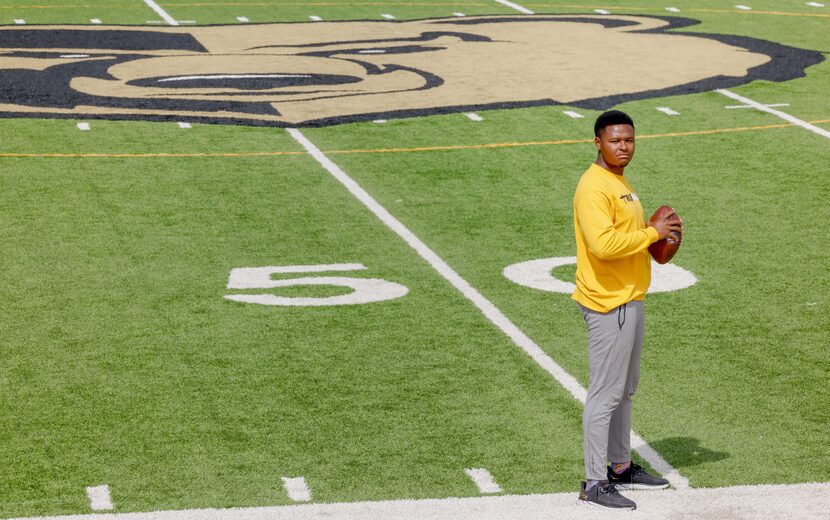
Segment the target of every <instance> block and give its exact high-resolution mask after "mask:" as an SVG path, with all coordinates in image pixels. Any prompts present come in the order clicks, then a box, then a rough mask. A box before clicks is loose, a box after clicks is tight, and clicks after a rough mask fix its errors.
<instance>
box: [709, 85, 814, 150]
mask: <svg viewBox="0 0 830 520" xmlns="http://www.w3.org/2000/svg"><path fill="white" fill-rule="evenodd" d="M715 92H717V93H718V94H722V95H724V96H726V97H729V98H732V99H734V100H736V101H740V102H741V103H743V104H745V105H749V106H751V107H752V108H757V109H758V110H760V111H761V112H766V113H768V114H772V115H774V116H778V117H780V118H781V119H783V120H784V121H789V122H790V123H792V124H794V125H797V126H800V127H801V128H804V129H805V130H809V131H811V132H813V133H814V134H818V135H820V136H822V137H826V138H827V139H830V131H827V130H825V129H823V128H819V127H817V126H816V125H811V124H810V123H808V122H807V121H804V120H801V119H799V118H797V117H794V116H791V115H790V114H787V113H785V112H781V111H780V110H775V109H774V108H770V107H769V106H767V105H763V104H761V103H758V102H757V101H753V100H751V99H749V98H748V97H744V96H741V95H739V94H735V93H734V92H731V91H729V90H726V89H723V88H721V89H717V90H715Z"/></svg>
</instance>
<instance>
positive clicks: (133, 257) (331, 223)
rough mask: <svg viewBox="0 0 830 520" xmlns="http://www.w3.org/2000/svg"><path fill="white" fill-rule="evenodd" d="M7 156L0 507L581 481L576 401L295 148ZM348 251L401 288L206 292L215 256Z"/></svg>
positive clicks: (214, 273) (331, 497)
mask: <svg viewBox="0 0 830 520" xmlns="http://www.w3.org/2000/svg"><path fill="white" fill-rule="evenodd" d="M3 162H5V163H6V164H5V166H4V183H5V184H6V185H7V186H14V189H9V190H6V191H4V200H3V203H2V205H0V207H2V208H3V220H4V222H6V225H5V227H4V229H3V241H4V243H5V244H6V245H7V248H8V250H9V253H8V255H7V261H6V266H7V277H6V279H5V281H4V287H3V292H4V294H6V295H8V296H7V299H6V301H5V302H4V303H3V311H2V312H3V315H4V317H5V318H4V320H3V323H2V325H1V326H0V336H2V338H3V344H4V356H3V359H2V365H3V368H2V373H3V374H4V378H3V389H2V392H0V393H2V396H3V397H2V405H0V406H2V413H0V417H2V421H3V425H2V430H3V432H4V435H3V440H2V444H0V457H2V459H3V460H4V461H6V463H5V464H4V467H3V470H2V471H3V476H2V478H0V480H2V481H3V482H5V489H4V493H3V498H2V509H1V510H2V514H3V515H4V516H22V515H32V514H57V513H68V512H82V511H84V510H85V505H84V500H83V499H82V498H83V488H84V487H85V486H87V485H97V484H99V483H107V484H108V485H109V486H110V487H111V488H112V489H113V499H114V501H115V502H116V503H117V504H118V506H117V507H118V509H119V510H154V509H168V508H175V509H180V508H188V507H211V506H212V507H222V506H241V505H261V504H274V503H281V502H287V499H286V498H285V496H284V493H283V492H282V491H281V490H280V489H279V487H280V480H279V478H280V477H281V476H295V475H302V476H305V477H306V479H307V480H308V481H309V482H310V484H311V485H312V487H313V489H314V496H315V499H317V500H321V501H342V500H358V499H362V500H374V499H381V498H401V497H433V496H445V495H461V496H464V495H474V494H477V491H476V490H475V487H474V486H473V485H472V483H471V482H470V480H469V479H468V478H467V477H466V475H464V473H463V469H464V468H465V467H479V466H483V467H490V468H499V469H501V468H504V471H503V473H502V475H501V476H500V481H501V484H502V486H503V487H504V488H505V489H506V490H509V491H510V492H541V491H545V490H549V489H552V488H555V489H559V490H565V489H571V488H573V487H574V485H575V484H574V482H576V481H577V480H578V478H579V474H580V468H581V462H580V456H579V443H580V441H579V439H578V436H576V435H574V432H576V431H578V428H579V413H580V412H579V407H578V404H577V403H576V402H575V401H573V400H572V398H570V396H568V395H567V394H566V393H565V392H564V390H562V389H559V388H557V387H556V385H555V384H554V383H553V382H552V381H551V380H550V379H548V378H546V377H544V376H543V375H542V373H541V370H540V369H538V368H537V367H535V366H534V365H532V363H530V362H529V360H527V359H525V356H524V354H522V353H520V352H518V351H517V350H515V349H514V348H512V347H511V346H510V345H509V343H508V341H507V339H506V338H505V337H503V336H502V334H501V333H500V332H498V331H497V330H495V329H494V328H493V327H492V326H490V325H489V324H487V323H486V321H485V319H484V318H483V317H482V316H480V315H479V314H478V312H477V311H476V310H475V309H473V308H472V307H470V306H469V305H468V304H467V303H466V301H465V300H463V299H462V298H461V296H460V295H458V294H456V293H455V292H454V291H453V290H451V289H450V288H449V286H448V285H447V284H446V283H445V282H444V281H443V279H440V278H439V277H438V276H437V275H436V274H435V273H433V272H432V271H431V270H430V269H428V268H427V267H426V266H425V265H424V264H423V262H422V261H420V259H418V258H416V257H415V256H414V255H412V254H411V253H410V252H409V251H408V250H407V249H406V248H405V246H403V245H402V244H400V243H399V242H398V241H397V240H396V239H394V238H393V237H392V236H391V233H390V232H389V231H388V230H386V228H385V227H383V226H382V225H381V224H379V223H377V222H375V221H374V220H373V219H372V218H370V216H369V215H368V214H367V213H366V212H365V211H364V210H363V209H362V208H361V207H359V206H358V205H357V204H355V203H354V202H353V201H352V200H351V199H350V198H349V196H348V195H347V194H346V193H344V192H343V191H342V190H339V189H337V186H335V185H334V181H333V180H331V179H329V178H328V177H327V174H324V172H321V171H320V170H319V169H318V168H317V167H316V166H315V163H313V162H312V161H311V159H310V158H305V157H303V158H288V159H279V160H273V161H264V160H224V161H222V160H210V161H205V160H203V159H196V160H194V159H188V160H182V161H181V162H180V163H179V164H171V163H170V162H169V161H166V160H161V159H149V160H148V159H140V160H136V159H120V160H117V159H113V160H112V162H110V163H109V168H107V169H102V168H100V164H101V163H99V162H95V161H94V160H88V159H84V160H76V159H60V160H56V159H41V160H29V161H27V162H26V163H25V167H20V164H19V161H18V160H16V159H4V160H3ZM90 164H92V165H98V166H99V167H98V168H95V167H90ZM355 261H357V262H363V263H365V264H366V266H367V267H368V268H369V270H368V271H367V273H366V274H367V275H371V276H374V277H382V278H385V279H389V280H392V281H396V282H398V283H404V284H405V285H407V286H408V287H409V288H410V294H409V295H407V296H406V297H405V298H401V299H398V300H393V301H389V302H383V303H376V304H371V305H362V306H360V305H358V306H348V307H332V308H280V307H276V308H275V307H262V306H256V305H246V304H238V303H232V302H228V301H226V300H224V299H223V298H222V296H223V295H224V294H227V293H229V292H237V291H228V290H227V289H225V287H224V286H225V283H226V282H227V278H228V273H229V271H230V269H231V268H234V267H243V266H261V265H308V264H320V263H335V262H355ZM361 274H362V273H361ZM359 275H360V274H359ZM359 275H358V276H359ZM337 292H338V291H337V290H335V291H332V293H335V294H336V293H337ZM451 302H455V303H454V304H453V303H451ZM551 461H557V463H556V464H554V465H552V464H551ZM79 497H80V498H79Z"/></svg>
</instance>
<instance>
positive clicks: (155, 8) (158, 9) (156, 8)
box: [144, 0, 179, 25]
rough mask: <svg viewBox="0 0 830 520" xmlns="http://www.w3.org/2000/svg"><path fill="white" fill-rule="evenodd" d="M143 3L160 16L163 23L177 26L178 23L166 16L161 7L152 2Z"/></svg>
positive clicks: (151, 0)
mask: <svg viewBox="0 0 830 520" xmlns="http://www.w3.org/2000/svg"><path fill="white" fill-rule="evenodd" d="M144 3H145V4H147V6H148V7H149V8H150V9H152V10H153V11H155V12H156V13H157V14H158V15H159V16H161V17H162V18H163V19H164V21H165V22H167V23H169V24H170V25H179V22H177V21H176V20H175V19H174V18H173V17H172V16H170V15H169V14H167V11H165V10H164V9H162V8H161V6H160V5H158V4H157V3H155V2H154V1H153V0H144Z"/></svg>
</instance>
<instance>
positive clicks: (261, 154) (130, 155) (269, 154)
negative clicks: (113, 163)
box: [0, 152, 306, 159]
mask: <svg viewBox="0 0 830 520" xmlns="http://www.w3.org/2000/svg"><path fill="white" fill-rule="evenodd" d="M279 155H306V153H305V152H233V153H230V152H229V153H0V157H47V158H48V157H60V158H66V157H84V158H89V157H92V158H94V157H107V158H113V157H115V158H118V157H126V158H130V159H144V158H148V157H274V156H279Z"/></svg>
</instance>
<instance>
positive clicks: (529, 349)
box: [286, 128, 689, 489]
mask: <svg viewBox="0 0 830 520" xmlns="http://www.w3.org/2000/svg"><path fill="white" fill-rule="evenodd" d="M286 130H287V131H288V133H289V134H290V135H291V137H293V138H294V139H295V140H296V141H297V142H298V143H300V145H302V147H303V148H305V149H306V151H308V153H310V154H311V156H312V157H314V159H316V160H317V162H319V163H320V164H321V165H322V166H323V168H325V169H326V170H327V171H328V172H329V173H331V174H332V175H333V176H334V178H335V179H337V180H338V181H340V183H342V184H343V186H345V187H346V189H347V190H349V192H351V194H352V195H354V196H355V198H357V199H358V200H359V201H360V202H362V203H363V204H364V205H365V206H366V207H367V208H368V209H369V210H370V211H371V212H372V213H374V214H375V215H376V216H377V217H378V218H379V219H380V220H381V221H382V222H383V223H384V224H386V225H387V226H388V227H389V228H390V229H392V230H393V231H394V232H395V233H397V234H398V236H400V237H401V238H402V239H403V240H404V241H405V242H406V243H407V244H409V246H410V247H412V249H414V250H415V251H416V252H417V253H418V254H419V255H421V257H422V258H423V259H424V260H426V261H427V262H428V263H429V264H430V265H431V266H432V267H433V268H434V269H435V270H436V271H438V273H439V274H440V275H441V276H443V277H444V278H446V279H447V281H449V282H450V283H451V284H452V285H453V286H454V287H455V288H456V289H458V290H459V291H461V294H463V295H464V296H465V297H466V298H467V299H468V300H470V301H471V302H472V303H473V305H475V306H476V307H478V308H479V310H481V312H482V313H484V315H485V316H486V317H487V319H489V320H490V321H491V322H492V323H493V324H494V325H496V326H497V327H498V328H500V329H501V330H502V331H503V332H504V333H505V334H506V335H507V336H508V337H509V338H510V339H512V340H513V342H514V343H515V344H516V345H517V346H519V347H520V348H521V349H522V350H524V351H525V352H526V353H527V354H528V355H529V356H530V357H531V358H533V360H534V361H536V363H537V364H538V365H539V366H540V367H542V368H543V369H544V370H545V371H547V372H548V373H549V374H550V375H552V376H553V378H554V379H556V380H557V381H558V382H559V384H561V385H562V386H563V387H565V389H566V390H567V391H568V392H570V393H571V395H573V396H574V397H575V398H576V399H577V400H578V401H579V402H581V403H583V404H584V403H585V396H586V395H587V391H586V390H585V389H584V388H582V385H580V384H579V382H578V381H577V380H576V378H575V377H574V376H572V375H571V374H569V373H568V372H566V371H565V369H563V368H562V367H561V366H559V365H558V364H557V363H556V362H555V361H554V360H553V359H552V358H551V357H550V356H549V355H548V354H547V353H546V352H545V351H544V350H542V348H541V347H539V345H537V344H536V343H535V342H534V341H533V340H532V339H530V338H529V337H528V336H527V335H526V334H525V333H524V332H522V331H521V329H519V327H517V326H516V325H515V324H514V323H513V322H512V321H510V319H509V318H508V317H507V316H505V315H504V313H502V312H501V311H500V310H499V309H498V308H497V307H496V306H495V305H493V303H492V302H491V301H490V300H488V299H487V298H485V297H484V295H482V294H481V293H480V292H478V291H477V290H476V289H475V288H474V287H473V286H472V285H470V284H469V283H468V282H467V280H465V279H464V278H462V277H461V276H460V275H459V274H458V273H456V272H455V271H454V270H453V269H452V267H450V266H449V265H448V264H447V262H445V261H444V260H443V259H442V258H441V257H440V256H438V255H437V254H435V252H434V251H432V249H430V248H429V247H428V246H427V245H426V244H425V243H424V242H422V241H421V239H419V238H418V237H417V236H415V235H414V234H413V233H412V232H411V231H410V230H409V229H408V228H407V227H406V226H404V225H403V224H402V223H401V222H400V221H399V220H398V219H396V218H395V217H394V216H392V214H391V213H389V212H388V211H387V210H386V208H384V207H383V206H381V205H380V204H379V203H378V202H377V201H376V200H375V199H374V198H372V196H371V195H369V193H368V192H366V190H364V189H363V188H362V187H361V186H360V185H359V184H358V183H357V182H355V181H354V180H353V179H352V178H351V177H349V176H348V175H347V174H346V172H344V171H343V170H342V169H340V167H339V166H337V165H336V164H334V162H332V161H331V159H329V158H328V157H326V156H325V154H323V152H321V151H320V149H319V148H317V147H316V146H315V145H314V143H312V142H311V141H309V140H308V139H307V138H306V137H305V136H304V135H303V134H302V132H300V131H299V130H297V129H296V128H287V129H286ZM631 438H632V439H636V440H637V443H636V446H635V443H633V442H632V448H633V449H635V450H636V451H637V453H639V454H640V455H641V456H642V457H643V459H645V460H646V462H648V463H649V464H650V465H651V467H652V468H654V469H655V470H656V471H658V472H660V473H661V474H662V475H663V476H664V477H665V478H666V479H668V480H669V482H670V483H671V484H672V485H673V486H674V487H675V488H677V489H686V488H688V487H689V481H688V480H686V478H685V477H683V476H682V475H680V473H678V472H677V470H675V469H674V468H673V467H672V466H671V465H670V464H669V463H668V462H666V461H665V460H664V459H663V457H661V456H660V455H659V454H658V453H657V452H656V451H654V450H653V449H652V448H651V447H650V446H649V445H648V444H646V443H645V442H644V441H643V440H642V439H641V438H640V437H638V436H637V434H636V433H634V432H633V431H632V432H631Z"/></svg>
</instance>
